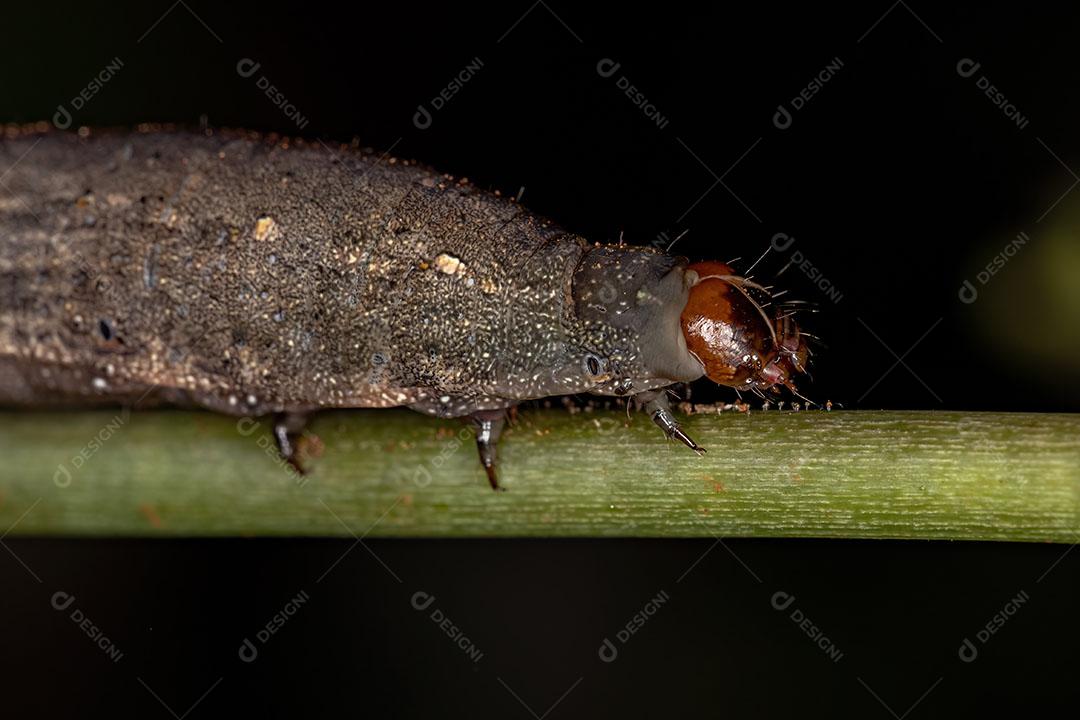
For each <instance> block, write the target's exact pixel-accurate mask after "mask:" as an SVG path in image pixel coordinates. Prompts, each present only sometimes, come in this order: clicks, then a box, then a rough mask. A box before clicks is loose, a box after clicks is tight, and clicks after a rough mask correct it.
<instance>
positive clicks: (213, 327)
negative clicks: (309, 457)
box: [0, 131, 702, 417]
mask: <svg viewBox="0 0 1080 720" xmlns="http://www.w3.org/2000/svg"><path fill="white" fill-rule="evenodd" d="M7 135H8V137H6V138H5V139H3V140H0V172H5V171H6V174H5V175H4V177H3V184H2V186H0V403H2V404H6V405H17V406H31V407H39V406H56V405H67V406H71V405H85V404H111V403H116V402H132V401H134V400H137V399H142V401H141V403H140V404H143V403H155V402H166V403H172V404H180V405H197V406H202V407H207V408H210V409H213V410H216V411H220V412H226V413H230V414H235V415H256V414H263V413H269V412H306V411H311V410H316V409H319V408H330V407H388V406H395V405H407V406H410V407H412V408H414V409H417V410H420V411H423V412H426V413H430V414H433V415H439V416H447V417H449V416H460V415H466V414H470V413H475V412H477V411H484V410H498V409H502V408H507V407H510V406H512V405H514V404H516V403H518V402H521V401H523V400H527V399H533V398H541V397H547V396H551V395H560V394H567V393H575V392H585V391H589V392H595V393H601V394H618V395H622V394H628V393H630V394H633V393H639V392H643V391H648V390H652V389H655V388H660V387H664V386H667V385H670V384H671V383H674V382H685V381H690V380H694V379H696V378H698V377H700V376H701V375H702V367H701V364H700V363H699V362H698V361H697V360H696V359H695V358H694V357H693V356H692V355H691V354H690V353H689V352H688V351H687V349H686V344H685V341H684V340H683V336H682V332H681V330H680V325H679V313H680V311H681V310H682V308H683V307H684V306H685V305H686V298H687V296H688V288H689V286H690V285H691V284H692V282H693V279H694V277H695V276H694V273H693V272H687V271H686V270H685V265H686V263H685V260H684V259H682V258H674V257H671V256H668V255H665V254H663V253H659V252H655V251H652V250H650V249H646V248H639V247H632V246H599V245H594V244H590V243H588V242H586V241H585V240H584V239H583V238H581V237H579V236H576V235H573V234H569V233H566V232H564V231H563V230H561V229H560V228H558V227H557V226H555V225H553V224H552V223H550V222H548V221H545V220H543V219H541V218H538V217H536V216H534V215H532V214H530V213H529V212H527V211H526V210H524V209H523V208H522V207H521V206H519V205H517V204H516V203H514V202H511V201H509V200H506V199H503V198H500V197H497V196H496V195H493V194H491V193H487V192H484V191H481V190H478V189H476V188H474V187H472V186H470V185H468V184H466V183H462V182H456V181H454V180H453V178H450V177H448V176H444V175H439V174H437V173H435V172H433V171H431V170H429V169H426V168H422V167H419V166H417V165H415V164H411V163H406V162H401V161H397V160H393V159H390V158H385V157H380V156H378V155H373V154H370V153H364V152H362V151H360V150H357V149H354V148H352V147H349V146H342V147H336V146H335V147H326V146H323V145H321V144H318V143H316V144H306V143H302V142H297V141H282V140H281V139H273V138H271V139H268V138H262V137H259V136H257V135H252V134H246V133H237V132H232V133H228V132H225V133H223V132H215V133H213V134H212V135H208V134H205V133H202V134H200V133H183V132H151V133H92V134H91V135H90V136H88V137H79V136H77V135H73V134H62V133H43V134H35V133H20V132H14V131H9V132H8V134H7Z"/></svg>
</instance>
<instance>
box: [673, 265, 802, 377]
mask: <svg viewBox="0 0 1080 720" xmlns="http://www.w3.org/2000/svg"><path fill="white" fill-rule="evenodd" d="M687 270H688V272H689V271H693V272H695V273H697V276H698V277H697V282H696V283H695V284H694V285H693V286H692V287H691V288H690V299H689V301H688V302H687V303H686V307H685V308H684V309H683V312H682V330H683V336H684V337H685V338H686V345H687V347H688V348H689V350H690V352H692V353H693V354H694V356H695V357H697V359H698V360H699V361H700V362H701V364H702V365H703V366H704V367H705V375H706V376H708V378H709V379H710V380H712V381H713V382H715V383H719V384H720V385H727V386H729V387H733V388H741V389H751V388H757V389H759V390H767V389H769V388H771V387H773V386H775V385H784V386H785V387H787V388H788V389H789V390H791V391H792V392H797V391H796V388H795V383H794V381H793V379H792V377H793V376H794V375H795V374H796V373H803V372H806V360H807V355H808V354H809V353H808V350H807V348H806V343H805V342H804V340H803V339H802V337H801V335H800V334H799V328H798V326H797V325H796V324H795V321H794V320H792V319H791V317H790V310H784V309H782V308H779V307H776V306H774V305H770V303H769V301H770V297H769V293H768V292H767V291H766V290H765V289H764V288H763V287H761V286H760V285H757V284H756V283H753V282H751V281H749V280H747V279H746V278H743V277H740V276H738V275H737V274H736V273H735V271H734V270H732V269H731V268H730V267H728V266H727V265H725V264H724V263H719V262H700V263H695V264H693V265H690V266H689V268H687Z"/></svg>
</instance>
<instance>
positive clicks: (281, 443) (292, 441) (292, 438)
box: [274, 412, 308, 474]
mask: <svg viewBox="0 0 1080 720" xmlns="http://www.w3.org/2000/svg"><path fill="white" fill-rule="evenodd" d="M307 421H308V415H307V414H306V413H297V412H286V413H281V414H280V415H278V416H277V417H276V418H275V420H274V439H275V440H277V446H278V451H279V452H280V453H281V457H283V458H285V460H286V461H287V462H288V463H289V464H290V465H292V466H293V468H294V469H295V470H296V471H297V472H299V473H301V474H303V473H304V468H302V467H300V462H299V458H297V453H296V441H297V439H298V438H299V437H300V434H301V433H302V432H303V430H304V428H305V427H306V426H307Z"/></svg>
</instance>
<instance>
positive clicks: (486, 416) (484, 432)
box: [472, 410, 506, 490]
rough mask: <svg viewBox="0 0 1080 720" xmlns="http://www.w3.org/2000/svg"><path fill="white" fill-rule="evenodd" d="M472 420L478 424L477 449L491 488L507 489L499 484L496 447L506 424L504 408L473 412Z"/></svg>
mask: <svg viewBox="0 0 1080 720" xmlns="http://www.w3.org/2000/svg"><path fill="white" fill-rule="evenodd" d="M472 420H473V423H474V424H475V426H476V449H477V451H478V452H479V453H480V464H481V465H483V466H484V472H486V473H487V478H488V482H489V483H491V489H492V490H505V489H506V488H504V487H502V486H500V485H499V477H498V474H497V473H496V471H495V448H496V445H497V444H498V442H499V435H500V434H502V429H503V425H505V424H506V415H505V413H503V411H502V410H481V411H479V412H476V413H473V415H472Z"/></svg>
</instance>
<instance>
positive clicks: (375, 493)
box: [0, 410, 1080, 543]
mask: <svg viewBox="0 0 1080 720" xmlns="http://www.w3.org/2000/svg"><path fill="white" fill-rule="evenodd" d="M682 420H683V421H684V427H685V429H686V430H687V432H688V433H689V434H690V435H691V436H692V437H694V438H695V439H696V440H697V441H698V442H699V443H700V444H701V445H703V446H704V447H706V448H707V449H708V450H709V452H708V454H707V455H705V456H703V457H698V456H696V455H695V454H694V453H692V452H690V451H689V450H687V449H686V448H685V447H682V446H681V445H677V444H674V443H670V442H668V441H666V440H665V439H664V438H663V437H662V435H661V433H660V431H659V430H658V429H657V428H656V427H655V426H654V425H653V424H652V423H651V422H649V420H648V418H647V417H645V416H644V415H642V414H635V415H634V416H633V417H632V418H630V419H627V417H626V415H625V414H622V413H618V412H592V413H587V412H578V413H574V414H570V413H568V412H566V411H565V410H530V411H522V413H521V414H520V417H519V418H518V421H517V423H516V425H514V426H513V427H511V428H509V429H508V430H507V431H506V432H505V433H504V436H503V439H502V442H501V443H500V447H499V451H500V474H501V478H502V482H503V484H504V485H505V486H506V487H507V488H508V491H507V492H501V493H496V492H492V491H491V490H490V489H489V488H488V486H487V482H486V480H485V479H484V473H483V471H482V470H481V468H480V466H479V462H478V460H477V455H476V449H475V446H474V443H473V440H472V435H471V431H470V430H469V429H468V428H467V427H466V426H465V425H464V424H463V423H461V422H460V421H450V420H448V421H441V420H434V419H431V418H426V417H424V416H421V415H418V414H415V413H412V412H408V411H404V410H379V411H340V412H329V413H324V414H322V415H319V416H316V418H315V419H314V422H313V424H312V426H311V428H310V429H311V432H312V433H314V434H315V435H316V436H318V438H319V441H318V442H311V441H309V442H308V443H307V447H308V448H314V447H315V446H317V445H318V444H320V442H321V444H322V445H323V446H324V448H323V451H322V454H321V456H319V457H318V458H314V459H312V460H311V461H309V465H310V467H311V469H310V471H309V472H308V474H306V475H304V476H299V475H296V474H295V473H293V472H292V471H291V470H290V469H289V468H288V467H287V466H284V465H283V464H282V463H280V461H279V460H278V459H277V458H276V455H275V452H274V444H273V442H272V440H271V438H270V434H269V427H270V426H269V421H267V420H266V419H263V420H262V421H260V423H259V424H258V426H257V427H254V421H243V422H242V423H240V424H239V426H238V421H237V419H235V418H228V417H223V416H217V415H212V414H207V413H195V412H178V411H177V412H170V411H153V412H144V413H140V412H134V413H131V414H130V415H127V414H125V413H122V412H120V411H103V412H102V411H94V412H78V413H44V412H41V413H37V412H34V413H14V412H5V413H0V453H2V454H0V457H3V458H4V463H3V466H2V468H0V532H4V531H5V530H8V531H9V532H10V533H11V534H14V535H87V536H100V535H106V536H158V535H163V536H230V535H232V536H236V535H241V536H251V535H258V536H267V535H273V536H282V535H294V536H298V535H334V536H346V537H347V536H349V535H351V534H356V535H358V536H438V537H476V536H649V537H685V536H704V537H708V536H718V537H731V536H752V537H834V538H913V539H932V538H948V539H957V540H1019V541H1043V542H1060V543H1073V542H1076V541H1077V540H1080V415H1062V414H1025V413H1014V414H989V413H959V412H863V411H856V412H824V411H812V412H807V411H803V412H798V413H793V412H778V411H776V410H772V411H768V412H762V411H752V412H750V413H736V412H725V413H722V414H716V413H709V414H695V415H692V416H688V417H683V418H682Z"/></svg>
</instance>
